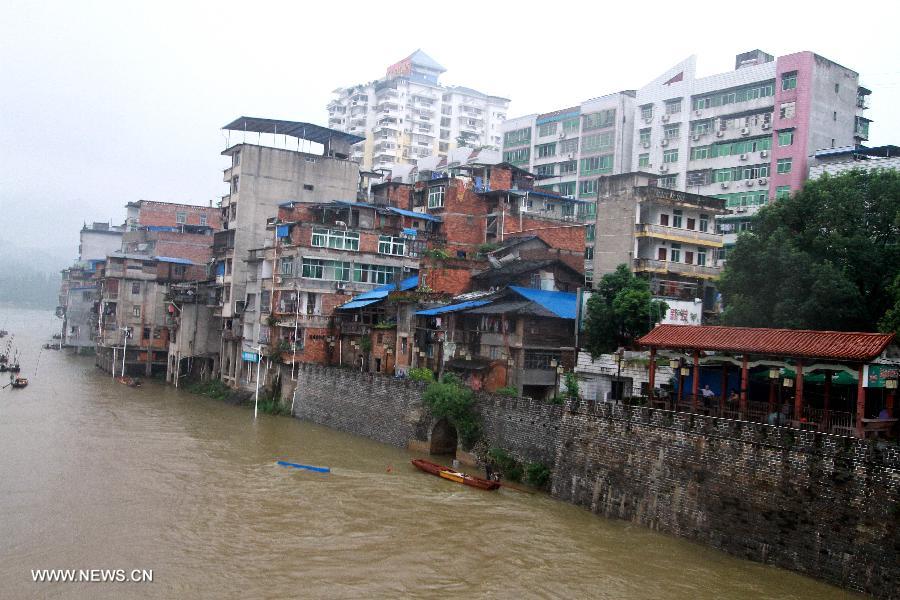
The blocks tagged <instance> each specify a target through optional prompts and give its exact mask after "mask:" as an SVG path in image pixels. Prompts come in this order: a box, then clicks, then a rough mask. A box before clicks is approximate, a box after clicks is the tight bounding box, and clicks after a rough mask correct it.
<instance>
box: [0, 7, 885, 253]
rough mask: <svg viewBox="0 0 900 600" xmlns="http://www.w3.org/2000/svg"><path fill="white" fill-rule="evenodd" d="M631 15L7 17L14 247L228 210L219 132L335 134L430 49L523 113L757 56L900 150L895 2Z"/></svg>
mask: <svg viewBox="0 0 900 600" xmlns="http://www.w3.org/2000/svg"><path fill="white" fill-rule="evenodd" d="M620 6H621V7H622V8H613V7H612V6H611V5H610V4H607V3H599V2H580V3H575V2H565V1H559V0H557V1H554V2H544V3H540V4H538V3H533V4H531V3H525V2H484V1H481V2H465V1H454V2H435V3H425V2H390V1H385V2H381V3H372V2H362V3H358V4H357V3H355V2H349V1H346V0H345V1H343V2H339V3H328V2H319V3H315V4H313V3H311V2H285V3H272V2H261V1H257V2H247V1H246V0H245V1H243V2H227V1H219V2H188V1H186V0H185V1H182V2H176V3H169V2H161V1H154V2H144V3H138V2H121V1H119V2H80V1H78V0H70V1H67V2H50V1H41V2H35V1H31V2H26V1H19V0H4V2H3V12H2V19H0V117H2V119H0V135H2V137H0V139H2V146H0V222H2V223H3V225H4V226H3V228H2V229H0V242H14V243H16V244H20V245H23V246H28V247H35V248H42V249H46V250H48V251H50V252H53V253H55V254H58V255H60V256H62V257H67V258H74V256H75V254H76V250H77V243H78V229H79V228H80V226H81V223H82V222H83V221H92V220H99V221H105V220H109V219H111V220H113V221H115V222H121V221H122V220H123V219H124V207H123V205H124V204H125V203H126V202H128V201H132V200H137V199H142V198H143V199H148V200H160V201H172V202H189V203H195V204H199V203H206V202H208V201H209V200H210V199H218V198H219V197H220V196H221V195H222V194H224V193H225V187H224V184H223V183H222V171H221V169H222V168H223V164H224V159H223V158H222V157H221V156H219V152H221V150H222V149H223V148H224V145H225V138H224V137H223V135H222V132H221V130H220V128H221V127H222V126H223V125H224V124H226V123H228V122H229V121H231V120H232V119H234V118H235V117H237V116H240V115H248V116H260V117H272V118H280V119H290V120H299V121H310V122H314V123H320V124H325V123H326V122H327V112H326V110H325V105H326V104H327V103H328V101H329V99H330V98H331V91H332V90H333V89H334V88H336V87H338V86H343V85H349V84H353V83H359V82H364V81H370V80H373V79H376V78H378V77H381V76H382V75H383V74H384V69H385V67H386V66H387V65H389V64H391V63H393V62H396V61H398V60H400V59H402V58H404V57H405V56H407V55H409V54H410V53H411V52H412V51H413V50H415V49H416V48H422V50H424V51H425V52H426V53H427V54H429V55H430V56H431V57H433V58H434V59H435V60H437V61H438V62H439V63H441V64H442V65H443V66H444V67H445V68H446V69H447V72H446V73H445V74H444V75H443V76H442V79H441V81H442V82H443V83H444V84H456V85H466V86H469V87H473V88H476V89H479V90H482V91H485V92H488V93H491V94H496V95H501V96H505V97H507V98H510V99H511V100H512V104H511V110H510V116H517V115H522V114H528V113H532V112H544V111H549V110H554V109H557V108H562V107H566V106H571V105H573V104H577V103H578V102H580V101H582V100H585V99H587V98H590V97H594V96H599V95H602V94H606V93H609V92H613V91H618V90H621V89H634V88H638V87H641V86H642V85H643V84H645V83H647V82H648V81H650V80H651V79H653V78H654V77H655V76H656V75H658V74H659V73H660V72H662V71H664V70H665V69H666V68H667V67H669V66H671V65H673V64H675V63H676V62H678V61H679V60H681V59H683V58H685V57H686V56H689V55H691V54H696V55H697V56H698V75H699V76H704V75H711V74H714V73H719V72H722V71H727V70H731V69H733V67H734V56H735V54H737V53H740V52H743V51H746V50H750V49H753V48H761V49H763V50H765V51H766V52H769V53H770V54H774V55H776V56H778V55H783V54H789V53H792V52H797V51H800V50H811V51H814V52H817V53H819V54H821V55H823V56H825V57H827V58H830V59H832V60H834V61H836V62H838V63H841V64H842V65H844V66H847V67H849V68H851V69H854V70H856V71H858V72H859V73H860V74H861V82H862V84H863V85H865V86H867V87H869V88H870V89H872V90H873V92H874V93H873V95H872V97H871V104H872V109H871V110H870V111H869V113H870V114H868V116H869V117H870V118H872V119H874V121H875V122H874V123H873V124H872V126H871V130H870V134H871V138H870V141H869V143H870V144H871V145H880V144H888V143H894V144H900V110H897V107H900V60H898V59H900V45H898V41H897V39H898V36H897V31H896V29H897V25H898V23H900V3H898V2H883V3H880V2H866V3H861V4H848V3H846V2H841V3H837V2H833V3H829V2H818V3H816V4H815V8H814V9H812V12H810V9H809V8H807V3H803V2H786V1H784V0H781V1H779V2H769V1H761V0H757V1H756V2H752V3H731V2H709V3H705V2H699V1H695V2H690V3H680V4H679V3H672V2H661V3H655V2H649V1H647V0H645V1H644V2H638V3H621V4H620ZM0 246H2V244H0ZM0 259H2V257H0Z"/></svg>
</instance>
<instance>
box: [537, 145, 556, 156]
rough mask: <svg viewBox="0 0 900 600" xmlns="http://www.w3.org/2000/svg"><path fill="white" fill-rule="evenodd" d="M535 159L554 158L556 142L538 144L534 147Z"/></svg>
mask: <svg viewBox="0 0 900 600" xmlns="http://www.w3.org/2000/svg"><path fill="white" fill-rule="evenodd" d="M534 151H535V154H536V155H537V158H547V157H548V156H556V142H553V143H551V144H538V145H537V146H535V147H534Z"/></svg>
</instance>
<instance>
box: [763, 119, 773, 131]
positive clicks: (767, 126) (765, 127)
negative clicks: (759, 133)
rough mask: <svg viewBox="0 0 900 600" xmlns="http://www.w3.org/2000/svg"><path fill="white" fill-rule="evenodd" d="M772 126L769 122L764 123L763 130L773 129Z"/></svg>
mask: <svg viewBox="0 0 900 600" xmlns="http://www.w3.org/2000/svg"><path fill="white" fill-rule="evenodd" d="M771 126H772V125H771V124H770V123H768V122H766V121H763V124H762V128H763V129H768V128H769V127H771Z"/></svg>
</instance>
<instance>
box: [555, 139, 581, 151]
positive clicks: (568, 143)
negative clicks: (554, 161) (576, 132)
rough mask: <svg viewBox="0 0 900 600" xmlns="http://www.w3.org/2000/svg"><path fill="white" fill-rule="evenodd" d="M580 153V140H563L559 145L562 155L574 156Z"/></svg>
mask: <svg viewBox="0 0 900 600" xmlns="http://www.w3.org/2000/svg"><path fill="white" fill-rule="evenodd" d="M575 152H578V138H574V139H571V140H563V141H561V142H560V143H559V153H560V154H574V153H575Z"/></svg>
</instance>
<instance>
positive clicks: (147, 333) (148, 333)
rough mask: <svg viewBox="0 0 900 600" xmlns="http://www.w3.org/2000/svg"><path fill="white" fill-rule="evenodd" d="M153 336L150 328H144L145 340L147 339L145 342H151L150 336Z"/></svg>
mask: <svg viewBox="0 0 900 600" xmlns="http://www.w3.org/2000/svg"><path fill="white" fill-rule="evenodd" d="M152 335H153V332H152V331H151V330H150V328H149V327H144V331H143V336H144V339H145V340H149V339H150V336H152Z"/></svg>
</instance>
